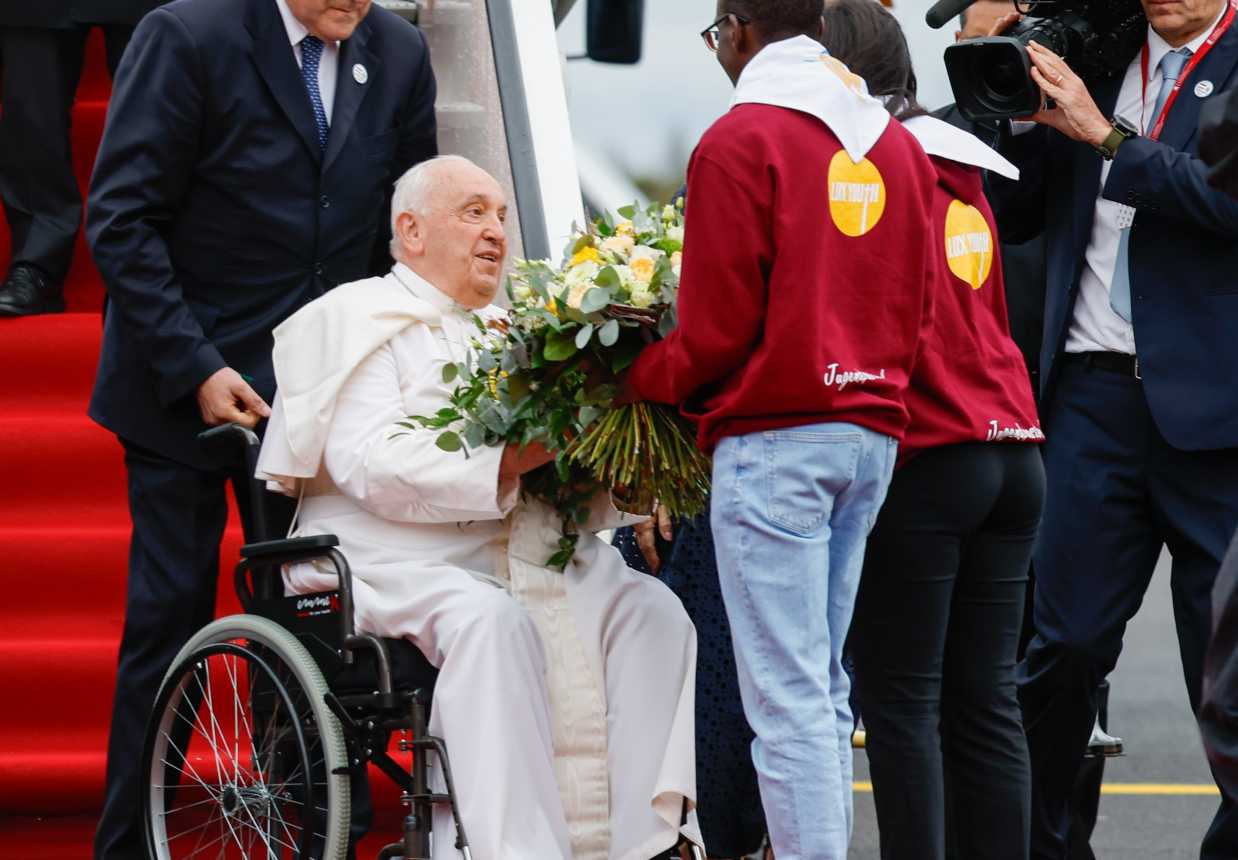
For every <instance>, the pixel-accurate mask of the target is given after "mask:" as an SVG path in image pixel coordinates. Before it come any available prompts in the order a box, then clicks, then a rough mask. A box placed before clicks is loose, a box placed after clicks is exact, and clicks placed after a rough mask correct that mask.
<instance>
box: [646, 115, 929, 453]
mask: <svg viewBox="0 0 1238 860" xmlns="http://www.w3.org/2000/svg"><path fill="white" fill-rule="evenodd" d="M936 184H937V174H936V172H935V171H934V169H933V167H932V165H931V164H930V163H929V160H928V158H927V156H925V155H924V153H923V151H922V150H921V149H920V147H919V145H918V144H917V143H916V141H915V140H914V139H913V138H912V137H911V135H910V133H908V132H907V131H906V130H905V129H904V128H902V126H901V125H900V124H899V123H897V122H893V121H891V122H890V124H889V125H888V126H887V127H886V130H885V132H884V133H882V135H881V137H880V139H878V141H877V143H876V144H875V145H874V146H873V148H872V149H871V150H870V151H869V152H868V154H867V157H866V158H865V159H863V160H862V161H861V162H860V163H859V164H858V165H856V164H854V163H853V162H852V161H851V159H850V158H849V157H848V155H847V153H846V152H845V151H844V150H843V148H842V146H841V144H840V143H839V141H838V138H837V137H836V136H835V135H834V133H833V132H831V131H830V130H829V128H827V127H826V125H825V124H824V123H822V122H821V121H820V120H818V119H817V118H815V117H813V116H810V115H809V114H806V113H801V112H799V111H795V110H791V109H788V108H782V107H774V106H770V105H763V104H740V105H737V106H735V107H734V108H732V109H731V110H730V111H729V112H728V113H727V114H726V115H725V116H723V117H722V118H721V119H719V120H718V121H717V122H716V123H714V125H713V126H712V127H711V128H710V129H709V130H708V131H707V132H706V133H705V136H704V137H703V138H702V139H701V142H700V143H699V144H698V145H697V148H696V151H695V152H694V153H693V155H692V160H691V163H690V164H689V166H688V198H687V199H688V207H689V217H688V219H687V225H686V229H687V234H686V237H685V242H684V259H683V270H682V278H681V283H680V291H679V303H678V310H679V327H678V328H677V329H676V330H675V331H674V332H672V333H671V334H670V336H669V337H667V338H666V339H665V340H663V341H661V342H659V343H656V344H654V345H653V346H651V347H649V348H648V349H646V350H645V351H644V352H643V353H642V354H641V356H640V358H639V359H638V360H637V362H636V364H635V365H634V366H633V368H632V372H631V374H630V377H629V386H630V389H631V390H632V392H633V393H634V394H636V395H637V396H638V397H639V398H641V399H645V400H652V401H657V402H661V403H671V404H682V408H683V411H684V414H686V415H688V416H690V417H692V418H694V419H696V420H697V421H698V426H699V437H698V441H699V444H700V446H701V448H702V449H704V450H706V451H709V450H712V448H713V447H714V446H715V445H716V444H717V442H718V440H719V439H720V438H721V437H723V436H736V435H742V434H746V433H752V432H756V431H760V430H770V429H776V428H781V427H791V426H797V425H803V424H816V423H821V422H827V421H848V422H852V423H855V424H859V425H861V426H864V427H867V428H869V429H872V430H875V431H877V432H879V433H884V434H887V435H889V436H893V437H896V438H899V437H901V436H902V434H903V431H904V429H905V428H906V426H907V421H908V415H907V409H906V407H905V405H904V395H905V391H906V388H907V384H908V379H909V377H910V375H911V371H912V367H913V364H914V361H915V357H916V354H917V352H918V351H919V348H920V343H921V340H922V338H923V337H924V336H925V334H926V333H927V331H928V329H929V326H930V324H931V311H932V292H931V291H930V285H932V284H934V283H935V282H936V279H937V277H938V274H937V267H936V266H935V265H932V262H935V260H936V257H935V256H933V255H934V254H935V253H936V245H937V243H936V242H931V241H930V238H931V237H930V229H929V225H930V218H931V213H932V201H933V192H934V188H935V186H936ZM933 235H935V234H933Z"/></svg>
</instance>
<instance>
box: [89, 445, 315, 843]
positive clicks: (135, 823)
mask: <svg viewBox="0 0 1238 860" xmlns="http://www.w3.org/2000/svg"><path fill="white" fill-rule="evenodd" d="M122 444H123V445H124V447H125V468H126V469H127V471H128V480H129V513H130V516H131V517H132V520H133V536H132V538H131V542H130V547H129V580H128V593H127V597H126V603H125V626H124V634H123V636H122V638H121V643H120V656H119V661H118V663H119V665H118V667H117V673H116V695H115V699H114V701H113V706H112V727H111V734H110V736H109V739H108V756H107V788H106V796H105V800H104V806H103V813H102V816H101V817H100V819H99V825H98V830H97V831H96V834H95V855H94V856H95V857H96V858H98V860H145V858H146V856H147V854H146V849H145V842H144V839H145V836H144V833H143V826H144V824H143V820H142V796H143V793H144V791H145V787H146V784H147V782H148V779H147V776H146V774H145V773H143V772H142V768H141V759H142V750H143V746H144V740H145V733H146V725H147V720H148V719H149V717H150V712H151V708H152V707H153V706H154V702H155V696H156V694H157V693H158V691H159V685H160V682H161V681H162V680H163V676H164V673H165V672H167V670H168V668H169V666H170V665H171V663H172V659H173V658H174V657H175V656H176V653H177V651H179V650H180V649H181V646H183V645H184V644H185V642H186V641H188V640H189V637H190V636H192V635H193V634H194V633H195V632H197V631H198V630H199V629H201V628H202V627H203V626H205V625H206V624H208V623H209V622H210V621H211V620H212V619H213V618H214V617H215V595H216V590H217V581H218V578H219V545H220V541H221V540H222V538H223V533H224V527H225V525H226V521H227V515H228V503H227V498H226V495H225V493H226V485H227V484H228V483H229V482H231V483H232V485H233V489H234V492H235V495H236V499H237V502H238V504H239V505H240V507H241V512H242V516H244V515H245V513H246V511H247V510H248V507H249V496H248V487H249V482H248V476H246V475H243V474H241V471H240V470H239V469H219V470H216V471H202V470H198V469H194V468H191V467H189V466H185V465H183V464H181V463H178V462H176V461H174V460H169V459H167V458H165V457H161V456H160V455H158V454H155V453H154V452H152V451H149V450H147V449H145V448H141V447H139V446H137V445H134V444H132V443H129V442H125V441H124V440H122ZM268 497H269V500H270V504H268V505H267V516H268V522H269V523H270V534H272V535H281V536H282V535H283V534H285V533H286V531H287V527H288V524H289V523H290V522H291V520H292V513H293V505H292V501H291V500H290V499H285V498H283V497H282V496H275V495H273V494H268Z"/></svg>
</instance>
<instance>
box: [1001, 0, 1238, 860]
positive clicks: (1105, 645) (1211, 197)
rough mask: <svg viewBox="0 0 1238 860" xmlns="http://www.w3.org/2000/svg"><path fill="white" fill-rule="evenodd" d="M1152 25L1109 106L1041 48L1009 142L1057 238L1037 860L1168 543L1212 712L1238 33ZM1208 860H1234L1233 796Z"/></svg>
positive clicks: (1195, 15) (1026, 210) (1227, 421)
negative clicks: (1209, 672) (1204, 146)
mask: <svg viewBox="0 0 1238 860" xmlns="http://www.w3.org/2000/svg"><path fill="white" fill-rule="evenodd" d="M1144 10H1145V13H1146V14H1147V16H1148V21H1149V30H1148V36H1147V41H1146V44H1145V52H1146V53H1144V52H1141V54H1140V55H1136V56H1135V57H1133V58H1132V59H1131V62H1130V64H1129V66H1128V67H1127V69H1126V72H1125V73H1124V74H1120V75H1118V76H1117V77H1116V78H1115V79H1113V80H1110V81H1106V82H1103V83H1099V84H1096V85H1095V86H1094V87H1093V89H1092V91H1089V89H1088V87H1087V86H1086V85H1085V84H1084V82H1083V81H1082V80H1081V79H1080V78H1079V77H1078V76H1077V75H1076V74H1075V73H1074V72H1073V71H1071V69H1070V68H1069V67H1068V66H1067V64H1066V63H1065V62H1064V61H1063V60H1062V59H1061V58H1060V57H1057V56H1056V55H1054V54H1052V53H1051V52H1049V51H1048V50H1047V49H1045V48H1044V47H1043V46H1040V45H1036V44H1034V45H1033V46H1032V47H1031V48H1030V49H1029V54H1030V56H1031V59H1032V63H1033V66H1034V71H1033V74H1032V76H1033V79H1034V80H1035V82H1036V83H1037V84H1038V85H1039V86H1040V87H1041V89H1042V90H1043V91H1044V93H1045V95H1046V96H1047V97H1049V98H1051V99H1052V100H1053V101H1054V103H1055V104H1056V107H1055V108H1053V109H1052V110H1044V111H1041V112H1040V113H1038V114H1036V115H1035V116H1034V117H1033V119H1034V120H1035V121H1036V122H1037V123H1039V124H1040V125H1039V126H1038V127H1036V128H1034V129H1033V130H1031V131H1027V132H1026V133H1023V134H1013V135H1011V136H1010V137H1009V139H1008V140H1007V141H1005V142H1004V143H1003V147H1002V148H1003V151H1004V152H1005V153H1006V154H1007V155H1008V156H1009V157H1011V158H1012V159H1013V160H1014V161H1015V162H1016V163H1018V164H1019V166H1020V167H1021V168H1022V170H1023V176H1022V181H1021V182H1019V183H1017V184H1010V183H1005V182H1002V181H1000V180H998V179H994V180H993V181H992V183H991V188H992V190H993V192H994V196H995V197H996V198H997V199H996V200H995V203H996V206H995V209H996V210H997V212H998V213H999V221H1000V222H1001V226H1002V229H1003V235H1005V236H1007V237H1008V238H1015V239H1017V238H1020V236H1021V235H1028V234H1034V233H1037V232H1040V231H1043V232H1044V233H1045V242H1046V252H1047V257H1046V266H1047V293H1046V304H1045V333H1044V341H1043V349H1042V355H1041V388H1042V417H1043V420H1044V425H1045V432H1046V434H1047V437H1048V442H1047V444H1046V445H1045V458H1046V471H1047V475H1048V495H1047V499H1046V505H1045V514H1044V521H1043V523H1042V525H1041V534H1040V541H1039V545H1038V548H1037V551H1036V556H1035V565H1036V576H1037V582H1036V600H1035V603H1036V605H1035V628H1036V636H1035V637H1034V638H1033V640H1032V642H1031V643H1030V645H1029V647H1028V651H1027V655H1026V658H1025V659H1024V661H1023V663H1022V664H1021V666H1020V668H1019V678H1018V679H1019V685H1020V699H1021V701H1022V704H1023V711H1024V723H1025V726H1026V728H1027V732H1028V741H1029V749H1030V751H1031V757H1032V774H1033V806H1032V814H1033V844H1032V856H1033V857H1035V858H1054V860H1057V858H1062V857H1065V856H1066V850H1067V849H1066V839H1067V830H1068V824H1067V822H1068V803H1069V798H1070V795H1071V791H1072V788H1073V786H1074V783H1075V778H1076V775H1077V773H1078V771H1079V765H1080V761H1081V759H1082V756H1083V753H1084V749H1085V747H1086V746H1087V743H1088V738H1089V735H1090V733H1091V729H1092V726H1093V722H1094V720H1095V718H1096V711H1097V686H1098V684H1099V683H1100V681H1101V680H1103V679H1104V678H1105V677H1106V676H1107V675H1108V674H1109V673H1110V671H1112V669H1113V668H1114V666H1115V665H1116V663H1117V659H1118V654H1119V653H1120V651H1121V647H1122V635H1123V632H1124V630H1125V628H1126V624H1127V622H1128V621H1129V620H1130V619H1131V618H1132V617H1133V616H1134V615H1135V613H1136V611H1137V610H1138V608H1139V605H1140V602H1141V601H1142V599H1143V594H1144V591H1145V590H1146V588H1147V585H1148V582H1149V581H1150V579H1151V576H1152V571H1153V568H1154V567H1155V564H1156V561H1157V558H1158V556H1159V554H1160V552H1161V549H1162V547H1163V546H1165V545H1166V544H1167V545H1168V546H1169V548H1170V550H1171V552H1172V554H1173V574H1172V591H1173V600H1174V615H1175V620H1176V622H1177V629H1178V641H1179V647H1180V650H1181V656H1182V665H1183V671H1184V674H1185V677H1186V684H1187V689H1188V692H1189V696H1190V700H1191V705H1192V709H1195V710H1197V709H1198V707H1199V703H1200V684H1201V677H1202V669H1203V659H1204V652H1205V649H1206V646H1207V643H1208V636H1209V629H1210V608H1211V605H1210V597H1209V595H1210V592H1211V589H1212V585H1213V582H1214V580H1215V578H1216V575H1217V568H1218V566H1219V565H1220V561H1221V557H1222V555H1223V554H1224V552H1225V549H1226V546H1227V545H1228V543H1229V539H1230V537H1231V535H1232V534H1233V533H1234V530H1235V527H1236V526H1238V388H1236V387H1235V386H1234V384H1233V368H1234V366H1235V364H1238V340H1235V338H1234V337H1233V328H1234V323H1235V322H1236V321H1238V279H1236V276H1235V272H1238V242H1235V239H1238V202H1235V201H1233V200H1231V199H1229V198H1228V197H1226V196H1225V195H1223V194H1222V193H1220V192H1218V191H1216V190H1214V189H1212V188H1210V187H1208V185H1207V180H1206V176H1207V169H1206V167H1205V166H1204V164H1203V162H1202V161H1200V160H1199V158H1198V157H1197V141H1196V139H1195V137H1196V135H1195V131H1196V128H1197V126H1198V123H1199V110H1200V106H1201V105H1202V104H1203V103H1204V101H1205V100H1206V99H1207V98H1209V97H1211V95H1212V94H1214V93H1217V92H1220V91H1221V90H1222V89H1224V87H1225V85H1226V83H1227V82H1228V81H1231V80H1234V79H1235V78H1236V75H1235V72H1236V70H1238V27H1231V26H1229V22H1230V21H1231V18H1232V13H1231V12H1230V11H1229V10H1230V5H1229V3H1228V2H1227V0H1182V2H1180V3H1176V4H1163V3H1152V2H1145V3H1144ZM1145 57H1146V67H1147V74H1146V75H1145V74H1144V71H1143V67H1144V65H1145V62H1144V58H1145ZM1136 344H1138V351H1136ZM1201 856H1202V857H1203V858H1204V860H1220V858H1233V857H1235V856H1238V814H1236V811H1235V809H1234V808H1233V805H1232V803H1231V802H1230V801H1229V800H1228V799H1226V800H1223V801H1222V804H1221V808H1220V810H1219V811H1218V813H1217V816H1216V818H1215V820H1214V821H1213V824H1212V826H1211V828H1210V830H1209V832H1208V834H1207V836H1206V837H1205V839H1204V844H1203V849H1202V854H1201Z"/></svg>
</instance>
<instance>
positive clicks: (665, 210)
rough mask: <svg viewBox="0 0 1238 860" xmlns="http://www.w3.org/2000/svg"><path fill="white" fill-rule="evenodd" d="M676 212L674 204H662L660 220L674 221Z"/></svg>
mask: <svg viewBox="0 0 1238 860" xmlns="http://www.w3.org/2000/svg"><path fill="white" fill-rule="evenodd" d="M676 214H677V213H676V212H675V207H674V206H663V207H662V220H663V221H674V220H675V215H676Z"/></svg>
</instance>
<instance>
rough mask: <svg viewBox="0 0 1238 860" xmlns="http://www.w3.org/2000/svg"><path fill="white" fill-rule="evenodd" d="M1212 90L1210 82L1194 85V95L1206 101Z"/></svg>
mask: <svg viewBox="0 0 1238 860" xmlns="http://www.w3.org/2000/svg"><path fill="white" fill-rule="evenodd" d="M1213 89H1214V87H1213V86H1212V81H1200V82H1199V83H1197V84H1196V85H1195V95H1197V96H1199V97H1200V98H1201V99H1206V98H1208V96H1210V95H1212V90H1213Z"/></svg>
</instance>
